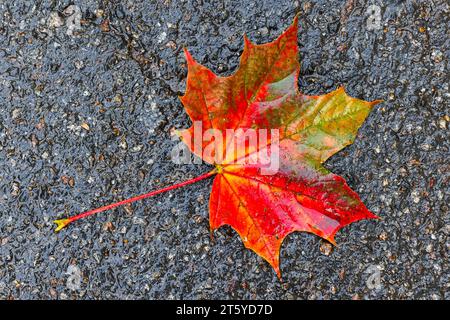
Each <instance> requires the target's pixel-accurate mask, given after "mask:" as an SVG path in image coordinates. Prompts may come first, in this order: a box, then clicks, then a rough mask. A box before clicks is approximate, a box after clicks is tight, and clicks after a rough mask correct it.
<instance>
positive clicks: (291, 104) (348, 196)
mask: <svg viewBox="0 0 450 320" xmlns="http://www.w3.org/2000/svg"><path fill="white" fill-rule="evenodd" d="M297 23H298V18H297V17H296V18H295V19H294V22H293V24H292V25H291V26H290V27H289V28H288V29H287V30H286V31H285V32H284V33H283V34H282V35H281V36H280V37H279V38H278V39H276V40H275V41H273V42H271V43H267V44H263V45H256V44H253V43H252V42H251V41H250V40H249V39H248V38H247V37H246V36H244V51H243V53H242V56H241V59H240V64H239V68H238V70H237V71H236V72H235V73H234V74H233V75H231V76H228V77H220V76H217V75H216V74H214V73H213V72H212V71H211V70H210V69H208V68H207V67H205V66H203V65H201V64H199V63H197V62H196V61H195V60H194V59H193V57H192V56H191V54H190V53H189V52H188V51H187V50H186V49H185V55H186V59H187V64H188V78H187V88H186V92H185V95H184V96H182V97H180V99H181V102H182V103H183V105H184V107H185V110H186V112H187V113H188V115H189V116H190V118H191V120H192V121H193V122H195V121H200V122H201V128H202V130H203V133H205V132H206V131H207V130H210V129H216V130H219V131H220V132H222V133H223V137H222V140H223V141H225V143H222V144H221V146H215V148H214V150H215V151H216V152H215V153H214V152H213V153H211V155H205V153H204V152H203V153H202V152H199V150H201V151H202V150H203V148H204V147H206V145H207V144H208V143H210V142H211V141H203V144H202V147H203V148H196V147H195V143H194V137H195V132H194V131H195V130H194V125H193V126H191V127H190V128H189V129H185V130H182V131H180V132H179V135H180V137H181V138H182V140H183V141H184V142H185V143H186V144H187V146H188V147H189V148H190V150H191V151H192V152H194V153H196V154H197V155H198V156H199V157H202V158H203V160H204V161H206V162H208V163H210V164H213V165H215V166H216V168H217V176H216V177H215V179H214V182H213V187H212V192H211V196H210V200H209V214H210V227H211V230H214V229H217V228H219V227H220V226H223V225H230V226H231V227H232V228H233V229H234V230H235V231H236V232H237V233H238V234H239V235H240V237H241V238H242V241H243V243H244V245H245V247H247V248H249V249H251V250H253V251H255V252H256V253H257V254H258V255H260V256H261V257H263V258H264V259H265V260H267V262H269V263H270V264H271V266H272V267H273V268H274V269H275V271H276V273H277V275H278V276H280V266H279V255H280V247H281V244H282V242H283V240H284V238H285V237H286V236H287V235H288V234H289V233H291V232H294V231H305V232H310V233H313V234H316V235H318V236H320V237H322V238H324V239H326V240H328V241H330V242H331V243H333V244H334V243H335V241H334V236H335V234H336V232H337V231H338V230H339V229H341V228H342V227H344V226H345V225H348V224H350V223H352V222H355V221H358V220H361V219H373V218H377V217H376V216H375V215H374V214H373V213H371V212H370V211H369V210H368V209H367V208H366V207H365V205H364V204H363V203H362V202H361V200H360V198H359V197H358V195H357V194H356V193H355V192H354V191H352V190H351V189H350V188H349V186H348V185H347V184H346V182H345V180H344V179H343V178H341V177H339V176H337V175H335V174H333V173H330V172H329V171H328V170H327V169H325V168H324V167H323V166H322V163H323V162H324V161H326V160H327V159H328V158H329V157H330V156H332V155H333V154H335V153H336V152H338V151H339V150H341V149H342V148H344V147H345V146H347V145H349V144H351V143H352V142H353V141H354V139H355V136H356V134H357V130H358V128H359V127H360V126H361V125H362V123H363V122H364V120H365V118H366V117H367V116H368V114H369V112H370V110H371V109H372V107H373V106H374V105H375V104H377V103H379V102H380V101H379V100H377V101H373V102H366V101H363V100H359V99H356V98H352V97H350V96H348V95H347V94H346V93H345V91H344V88H343V87H340V88H339V89H337V90H335V91H333V92H331V93H328V94H326V95H323V96H307V95H304V94H302V93H300V92H299V90H298V86H297V83H298V75H299V71H300V64H299V62H298V46H297ZM250 128H252V129H278V130H279V157H280V163H279V170H278V172H277V173H276V174H273V175H267V174H261V169H262V167H263V163H261V162H260V163H252V164H248V163H249V162H251V161H247V162H246V161H240V162H239V163H236V162H237V161H236V160H237V159H236V152H227V148H228V147H229V146H230V144H231V143H232V142H231V140H232V139H238V138H239V137H237V136H238V135H244V134H245V130H247V129H250ZM227 129H233V130H235V132H236V133H235V134H234V135H233V136H226V135H225V132H226V130H227ZM237 129H243V130H237ZM213 143H214V142H213ZM270 143H271V142H270V139H269V140H268V144H267V145H265V146H260V145H258V146H257V147H253V148H252V147H248V146H245V150H243V154H244V155H245V157H248V158H250V157H252V155H254V154H255V153H259V152H260V151H261V149H267V147H268V145H269V144H270ZM217 150H218V151H217ZM234 151H235V150H234ZM266 151H267V150H266ZM217 153H222V154H221V155H220V158H219V159H221V161H220V162H217V159H218V158H217V156H218V154H217ZM241 154H242V153H241ZM264 165H265V164H264Z"/></svg>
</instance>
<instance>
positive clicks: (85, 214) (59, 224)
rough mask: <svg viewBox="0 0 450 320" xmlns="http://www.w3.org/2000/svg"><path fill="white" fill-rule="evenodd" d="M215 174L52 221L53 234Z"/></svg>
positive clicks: (208, 173)
mask: <svg viewBox="0 0 450 320" xmlns="http://www.w3.org/2000/svg"><path fill="white" fill-rule="evenodd" d="M216 173H217V169H214V170H212V171H210V172H207V173H205V174H202V175H200V176H198V177H196V178H193V179H190V180H187V181H183V182H180V183H177V184H174V185H172V186H168V187H165V188H162V189H159V190H155V191H151V192H149V193H146V194H141V195H139V196H136V197H133V198H129V199H126V200H122V201H119V202H115V203H112V204H108V205H106V206H103V207H100V208H97V209H93V210H89V211H86V212H83V213H80V214H77V215H75V216H72V217H70V218H66V219H60V220H55V221H53V222H54V223H56V229H55V232H58V231H60V230H61V229H63V228H64V227H66V226H67V225H68V224H70V223H72V222H74V221H77V220H80V219H83V218H86V217H89V216H91V215H93V214H96V213H100V212H103V211H106V210H110V209H113V208H116V207H119V206H123V205H125V204H128V203H131V202H135V201H139V200H142V199H145V198H149V197H152V196H155V195H157V194H160V193H163V192H167V191H170V190H173V189H177V188H181V187H184V186H186V185H189V184H192V183H195V182H198V181H200V180H203V179H206V178H209V177H211V176H213V175H214V174H216Z"/></svg>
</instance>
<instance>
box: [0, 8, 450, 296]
mask: <svg viewBox="0 0 450 320" xmlns="http://www.w3.org/2000/svg"><path fill="white" fill-rule="evenodd" d="M72 3H74V4H75V5H77V6H78V8H79V9H80V11H79V12H80V13H81V18H82V19H81V22H80V28H79V29H78V28H72V27H73V26H76V19H75V18H76V16H77V12H78V11H77V10H73V8H74V7H71V8H69V9H67V7H68V6H69V4H72ZM372 4H374V5H376V6H375V7H371V8H369V6H370V5H372ZM378 9H379V15H378ZM297 12H301V15H300V28H299V44H300V48H301V57H300V58H301V64H302V72H301V77H300V78H301V79H300V87H301V89H302V90H303V91H304V92H306V93H308V94H323V93H326V92H328V91H331V90H333V89H335V88H336V87H337V86H339V85H341V84H343V85H345V87H346V89H347V91H348V92H349V93H350V94H351V95H352V96H355V97H358V98H361V99H366V100H374V99H384V100H385V103H383V104H381V105H379V107H378V108H377V109H376V110H374V111H373V112H372V113H371V115H370V116H369V118H368V120H367V121H366V122H365V124H364V125H363V127H362V128H361V130H360V132H359V135H358V138H357V140H356V142H355V143H354V144H353V145H352V146H350V147H348V148H346V149H345V150H343V151H342V152H340V153H339V154H338V155H335V156H334V157H333V158H332V159H330V161H328V163H327V167H328V168H329V169H330V170H332V171H333V172H334V173H337V174H340V175H342V176H343V177H345V178H346V179H347V181H348V183H349V184H350V186H351V187H352V188H353V189H354V190H355V191H357V192H358V193H359V195H360V196H361V198H362V200H363V201H364V203H365V204H366V205H367V207H368V208H369V209H371V210H372V211H373V212H375V213H377V214H378V215H380V216H381V217H382V218H383V220H382V221H380V222H376V221H369V222H368V221H362V222H359V223H356V224H352V225H351V226H349V227H347V228H345V229H344V230H342V231H341V232H340V233H339V234H338V236H337V238H336V240H337V242H338V247H337V248H334V249H333V250H331V252H330V250H329V248H328V247H327V244H325V243H324V242H322V241H321V240H320V239H319V238H318V237H316V236H313V235H309V234H303V233H296V234H293V235H291V236H289V237H288V238H287V239H286V241H285V242H284V244H283V248H282V251H281V259H282V262H281V268H282V272H283V282H280V281H279V280H278V279H277V277H276V275H275V273H274V272H273V271H272V270H271V268H270V267H269V265H268V264H267V263H265V262H264V261H263V260H262V259H261V258H259V257H258V256H256V255H255V254H254V253H253V252H251V251H249V250H246V249H245V248H244V247H243V245H242V243H241V241H240V239H239V237H238V236H237V234H236V233H234V232H233V231H232V230H231V229H230V228H222V229H220V230H219V231H218V232H216V233H215V239H214V241H212V240H211V239H210V234H209V225H208V210H207V202H208V197H209V191H210V187H211V181H203V182H201V183H199V184H196V185H194V186H190V187H186V188H185V189H182V190H178V191H174V192H171V193H170V194H165V195H161V196H158V197H155V198H153V199H150V200H147V201H144V202H141V203H136V204H133V205H132V206H131V207H129V208H126V209H124V208H121V209H117V210H115V211H113V212H110V213H109V214H103V215H100V216H97V217H95V218H90V219H88V220H85V221H83V222H80V223H77V224H74V225H73V226H72V227H70V228H68V229H67V230H65V231H64V232H62V233H59V234H54V233H53V225H52V223H51V221H52V220H53V219H55V218H60V217H64V216H66V215H69V214H70V213H77V212H80V211H84V210H87V209H90V208H94V207H97V206H100V205H104V204H107V203H110V202H114V201H117V200H120V199H123V198H126V197H129V196H132V195H136V194H139V193H144V192H147V191H149V190H152V189H156V188H160V187H163V186H167V185H170V184H172V183H175V182H180V181H183V180H186V179H189V178H191V177H194V176H196V175H199V174H201V173H204V172H206V171H208V170H210V167H209V166H207V165H175V164H173V163H172V162H171V161H170V151H171V149H172V148H173V146H174V145H176V144H177V142H175V141H171V139H170V131H171V129H172V128H185V127H187V126H188V125H189V120H188V117H187V115H186V114H185V113H184V111H183V107H182V105H181V103H180V102H179V101H178V98H177V96H178V95H180V94H182V93H183V91H184V86H185V77H186V66H185V61H184V57H183V54H182V51H181V49H182V47H183V46H187V47H188V48H189V49H190V51H191V52H192V54H193V55H194V57H195V58H196V59H197V60H198V61H200V62H201V63H203V64H205V65H207V66H208V67H210V68H212V69H213V70H215V71H216V72H218V73H219V74H221V75H226V74H230V73H231V72H233V70H235V69H236V67H237V63H238V59H239V54H240V52H241V51H242V48H243V41H242V35H243V34H244V32H245V33H247V34H248V36H249V37H250V39H252V40H253V41H255V42H258V43H263V42H267V41H270V40H273V39H274V38H276V37H277V36H278V35H279V34H280V33H281V32H282V31H283V30H284V29H285V28H286V27H287V26H288V25H289V24H290V23H291V22H292V19H293V17H294V15H295V14H296V13H297ZM371 15H372V17H371ZM377 16H378V17H379V19H378V18H377ZM378 22H379V25H377V23H378ZM449 47H450V46H449V4H448V1H445V0H435V1H378V0H373V1H369V0H367V1H365V0H349V1H328V0H327V1H325V0H320V1H309V2H306V1H290V0H289V1H287V0H286V1H279V0H276V1H275V0H274V1H171V0H166V1H163V0H160V1H131V0H130V1H74V2H70V1H50V0H42V1H25V0H20V1H19V0H18V1H14V2H10V1H4V0H0V298H1V299H19V298H22V299H29V298H39V299H42V298H44V299H47V298H54V299H98V298H103V299H105V298H112V299H134V298H144V299H161V298H168V299H174V298H186V299H193V298H272V299H278V298H287V299H306V298H308V299H338V298H341V299H351V298H353V299H371V298H385V299H393V298H399V299H406V298H427V299H430V298H431V299H444V298H446V299H449V298H450V293H449V280H450V279H449V274H450V273H449V265H448V261H449V256H448V253H449V247H450V246H449V239H448V236H449V232H450V222H449V215H448V211H449V208H448V203H449V172H450V164H449V160H448V158H449V131H448V127H449V121H450V118H449V116H450V112H449V88H448V86H449V76H448V75H449V71H448V58H449V53H450V48H449Z"/></svg>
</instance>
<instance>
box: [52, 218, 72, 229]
mask: <svg viewBox="0 0 450 320" xmlns="http://www.w3.org/2000/svg"><path fill="white" fill-rule="evenodd" d="M70 222H71V221H70V219H59V220H54V221H53V223H55V224H56V229H55V232H59V231H61V230H62V229H64V228H65V227H66V226H67V225H68V224H69V223H70Z"/></svg>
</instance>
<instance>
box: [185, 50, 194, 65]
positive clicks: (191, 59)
mask: <svg viewBox="0 0 450 320" xmlns="http://www.w3.org/2000/svg"><path fill="white" fill-rule="evenodd" d="M183 52H184V56H185V57H186V61H187V62H188V64H192V63H194V62H195V60H194V58H193V57H192V55H191V53H190V52H189V51H188V49H187V48H186V47H183Z"/></svg>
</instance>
